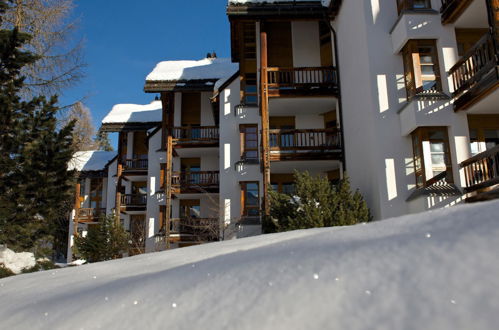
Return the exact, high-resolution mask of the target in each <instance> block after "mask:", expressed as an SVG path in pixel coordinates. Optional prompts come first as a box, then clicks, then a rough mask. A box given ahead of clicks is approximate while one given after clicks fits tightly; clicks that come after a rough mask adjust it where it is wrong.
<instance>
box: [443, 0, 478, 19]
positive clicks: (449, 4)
mask: <svg viewBox="0 0 499 330" xmlns="http://www.w3.org/2000/svg"><path fill="white" fill-rule="evenodd" d="M472 2H473V0H442V7H441V8H440V13H441V14H442V23H443V24H449V23H454V22H455V21H456V20H457V19H458V18H459V16H461V14H462V13H463V12H464V11H465V10H466V8H468V7H469V5H471V3H472ZM484 19H486V18H485V17H484Z"/></svg>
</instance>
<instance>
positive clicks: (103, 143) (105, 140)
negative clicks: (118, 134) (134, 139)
mask: <svg viewBox="0 0 499 330" xmlns="http://www.w3.org/2000/svg"><path fill="white" fill-rule="evenodd" d="M94 142H95V144H96V145H97V147H98V148H99V150H103V151H113V147H112V146H111V141H110V140H109V135H108V134H107V132H104V131H102V130H99V131H98V132H97V135H96V136H95V139H94Z"/></svg>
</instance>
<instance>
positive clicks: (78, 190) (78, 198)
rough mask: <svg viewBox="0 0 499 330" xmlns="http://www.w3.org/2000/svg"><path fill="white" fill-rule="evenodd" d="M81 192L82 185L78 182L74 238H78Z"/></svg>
mask: <svg viewBox="0 0 499 330" xmlns="http://www.w3.org/2000/svg"><path fill="white" fill-rule="evenodd" d="M80 190H81V183H80V181H78V183H77V184H76V191H75V204H74V209H75V216H74V219H73V236H76V235H77V234H78V210H79V209H80Z"/></svg>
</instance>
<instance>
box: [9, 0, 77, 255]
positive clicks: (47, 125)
mask: <svg viewBox="0 0 499 330" xmlns="http://www.w3.org/2000/svg"><path fill="white" fill-rule="evenodd" d="M5 4H6V2H5V1H3V0H0V8H3V9H5V8H6V5H5ZM2 15H3V13H1V12H0V19H1V17H2ZM27 40H29V36H28V35H26V34H21V33H19V32H18V31H17V30H16V29H14V30H12V31H8V30H1V31H0V118H2V122H1V124H0V136H1V138H0V155H1V160H0V243H3V244H7V245H8V246H9V247H10V248H11V249H13V250H17V251H27V250H31V251H33V252H36V253H38V254H43V251H42V250H41V249H40V247H44V248H47V247H48V248H50V243H51V234H52V232H53V230H54V226H55V223H56V220H57V219H58V218H60V217H62V216H66V215H67V214H65V211H66V210H67V208H65V206H66V205H67V201H68V200H70V199H71V198H72V197H71V196H72V192H71V190H72V186H73V177H74V173H72V172H69V171H67V164H68V162H69V161H70V159H71V158H72V155H73V153H74V150H73V148H72V129H73V123H70V124H68V125H66V126H64V127H62V128H61V129H57V119H56V113H57V111H58V108H57V107H56V103H57V98H56V97H55V96H54V97H52V98H51V99H50V100H47V99H45V97H43V96H40V97H35V98H33V99H31V100H22V99H21V97H20V92H21V89H22V87H23V83H24V78H23V77H21V76H20V72H21V69H22V68H23V67H24V66H25V65H27V64H29V63H33V62H34V61H36V60H37V59H38V57H36V56H34V55H32V54H29V53H27V52H23V51H21V50H20V48H21V47H22V45H23V43H25V42H26V41H27Z"/></svg>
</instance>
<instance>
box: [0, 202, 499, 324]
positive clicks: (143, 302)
mask: <svg viewBox="0 0 499 330" xmlns="http://www.w3.org/2000/svg"><path fill="white" fill-rule="evenodd" d="M498 208H499V202H497V201H496V202H489V203H484V204H477V205H473V206H469V205H466V206H457V207H453V208H451V209H446V210H440V211H436V212H432V213H424V214H419V215H413V216H406V217H401V218H397V219H391V220H385V221H380V222H376V223H372V224H367V225H358V226H354V227H341V228H328V229H312V230H303V231H296V232H289V233H283V234H275V235H265V236H259V237H252V238H247V239H241V240H234V241H227V242H221V243H213V244H207V245H203V246H196V247H191V248H185V249H178V250H173V251H167V252H162V253H155V254H149V255H142V256H137V257H133V258H129V259H123V260H117V261H112V262H104V263H100V264H92V265H86V266H81V267H75V268H67V269H63V270H55V271H54V270H53V271H47V272H43V273H36V274H26V275H20V276H16V277H13V278H7V279H3V280H0V328H2V329H28V328H29V329H33V328H37V329H73V328H76V329H79V328H83V329H160V328H161V329H165V328H168V329H397V330H399V329H453V330H455V329H474V330H479V329H497V324H499V313H498V311H499V252H498V251H499V219H498V218H499V216H498V214H497V210H498Z"/></svg>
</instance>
